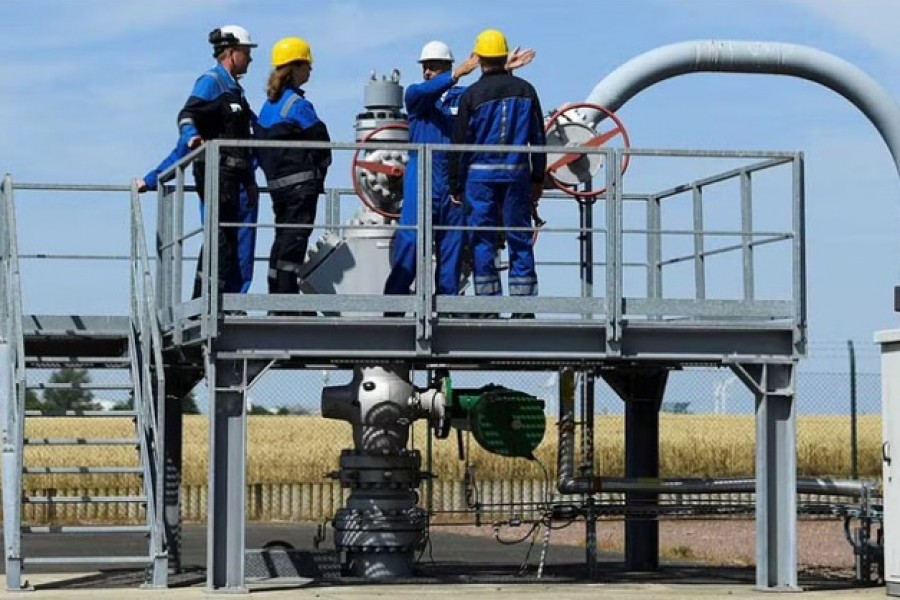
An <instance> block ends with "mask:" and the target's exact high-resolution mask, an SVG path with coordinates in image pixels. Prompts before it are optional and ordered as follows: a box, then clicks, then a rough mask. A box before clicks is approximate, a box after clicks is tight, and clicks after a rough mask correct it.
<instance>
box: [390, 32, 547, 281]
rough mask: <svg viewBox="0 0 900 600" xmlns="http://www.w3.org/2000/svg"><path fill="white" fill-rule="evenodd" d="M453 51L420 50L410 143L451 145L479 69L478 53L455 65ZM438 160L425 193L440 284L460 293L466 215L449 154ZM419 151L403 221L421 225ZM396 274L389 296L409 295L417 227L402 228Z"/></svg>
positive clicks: (522, 57)
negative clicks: (455, 196) (453, 192)
mask: <svg viewBox="0 0 900 600" xmlns="http://www.w3.org/2000/svg"><path fill="white" fill-rule="evenodd" d="M534 56H535V51H534V50H524V51H522V52H519V49H518V48H517V49H515V50H513V52H512V53H511V54H510V57H509V58H510V60H509V64H508V65H507V69H509V70H514V69H517V68H519V67H524V66H525V65H527V64H529V63H531V61H532V60H533V59H534ZM453 62H454V59H453V52H452V51H451V50H450V46H448V45H447V44H446V43H444V42H441V41H437V40H434V41H430V42H428V43H427V44H425V45H424V46H423V47H422V51H421V52H420V53H419V64H420V65H421V66H422V81H421V82H418V83H414V84H412V85H410V86H409V87H407V88H406V94H405V96H404V103H405V105H406V112H407V114H408V115H409V141H410V142H412V143H415V144H449V143H450V135H451V133H452V124H453V119H454V117H455V115H456V111H457V105H458V103H459V99H460V97H461V96H462V93H463V92H464V91H465V89H466V88H465V87H463V86H460V85H458V83H459V80H460V79H462V78H463V77H465V76H466V75H468V74H469V73H471V72H472V71H474V70H475V69H477V68H478V57H477V56H475V55H474V54H473V55H471V56H470V57H469V58H467V59H466V60H465V61H463V62H462V63H461V64H459V65H458V66H457V67H456V68H455V69H454V68H453ZM432 157H433V160H432V175H431V178H432V179H431V181H432V185H431V194H430V195H429V194H427V193H426V194H423V198H424V199H425V201H426V202H427V201H428V200H429V197H430V199H431V206H432V224H433V225H435V226H436V227H439V228H443V227H449V228H451V229H438V230H436V231H435V232H434V240H435V241H434V244H435V254H436V257H437V268H436V270H435V279H436V281H435V288H436V289H437V292H438V294H442V295H450V296H455V295H457V294H459V287H460V270H461V263H462V253H463V237H464V232H463V230H462V227H463V226H464V225H465V214H464V212H463V209H462V207H460V206H459V205H456V204H454V203H452V202H451V201H450V192H449V188H448V183H447V164H448V156H447V153H446V152H435V153H434V154H433V155H432ZM418 165H419V160H418V156H417V153H416V152H411V153H410V160H409V164H408V166H407V169H406V177H405V179H404V184H403V209H402V212H401V214H400V221H399V223H400V225H403V226H415V225H416V220H417V215H418V198H419V196H418V186H417V183H418V177H417V175H416V171H417V169H418ZM391 259H392V260H391V267H392V268H391V273H390V275H389V276H388V278H387V281H386V282H385V285H384V293H385V294H408V293H410V287H411V286H412V283H413V281H414V280H415V277H416V231H415V229H414V228H413V227H409V228H404V229H398V230H397V233H396V234H395V235H394V241H393V251H392V256H391Z"/></svg>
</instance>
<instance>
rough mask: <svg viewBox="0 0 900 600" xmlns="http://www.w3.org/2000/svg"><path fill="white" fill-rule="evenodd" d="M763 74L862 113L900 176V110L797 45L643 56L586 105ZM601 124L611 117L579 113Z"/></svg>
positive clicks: (612, 106) (846, 67)
mask: <svg viewBox="0 0 900 600" xmlns="http://www.w3.org/2000/svg"><path fill="white" fill-rule="evenodd" d="M700 72H723V73H763V74H770V75H789V76H792V77H799V78H801V79H807V80H809V81H814V82H816V83H818V84H820V85H823V86H825V87H827V88H829V89H830V90H832V91H834V92H837V93H838V94H840V95H841V96H843V97H844V98H846V99H847V100H849V101H850V102H851V103H852V104H853V105H854V106H856V108H858V109H859V110H860V111H862V113H863V114H864V115H866V117H868V119H869V121H871V122H872V124H873V125H874V126H875V129H877V130H878V132H879V133H880V134H881V137H882V138H883V139H884V141H885V143H886V144H887V147H888V150H889V151H890V153H891V156H892V157H893V159H894V166H895V168H896V169H897V173H898V175H900V105H898V104H897V102H896V100H894V98H893V97H892V96H891V95H890V94H889V93H888V91H887V90H885V89H884V88H883V87H882V86H881V85H880V84H879V83H878V82H876V81H875V80H874V79H872V78H871V77H870V76H869V75H867V74H866V73H864V72H863V71H862V70H861V69H859V68H858V67H856V66H854V65H852V64H850V63H848V62H847V61H845V60H843V59H841V58H838V57H836V56H834V55H832V54H829V53H827V52H824V51H822V50H817V49H815V48H810V47H808V46H799V45H796V44H783V43H777V42H745V41H719V40H708V41H702V40H699V41H688V42H681V43H677V44H671V45H668V46H661V47H659V48H656V49H654V50H651V51H649V52H645V53H644V54H641V55H639V56H637V57H635V58H633V59H631V60H629V61H628V62H626V63H625V64H623V65H622V66H620V67H619V68H617V69H616V70H615V71H613V72H612V73H610V74H609V75H607V76H606V77H605V78H603V80H602V81H601V82H600V83H598V84H597V86H596V87H595V88H594V90H593V91H592V92H591V94H590V96H588V98H587V100H586V102H587V103H591V104H599V105H600V106H603V107H605V108H606V109H608V110H610V111H616V110H618V109H619V108H621V107H622V106H623V105H624V104H625V103H626V102H628V100H630V99H631V98H633V97H634V96H636V95H637V94H638V93H640V92H641V91H642V90H644V89H646V88H648V87H650V86H651V85H653V84H655V83H658V82H660V81H664V80H666V79H671V78H673V77H677V76H679V75H685V74H687V73H700ZM579 112H580V113H581V114H582V116H583V117H584V118H585V119H586V120H587V121H588V122H589V123H594V124H597V123H599V122H600V121H602V120H603V119H604V118H606V114H604V113H602V112H600V111H598V110H596V109H589V108H584V109H579Z"/></svg>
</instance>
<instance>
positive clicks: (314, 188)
mask: <svg viewBox="0 0 900 600" xmlns="http://www.w3.org/2000/svg"><path fill="white" fill-rule="evenodd" d="M312 63H313V57H312V50H311V49H310V47H309V43H308V42H307V41H306V40H304V39H301V38H298V37H289V38H284V39H281V40H279V41H278V42H276V44H275V46H274V47H273V48H272V67H273V70H272V73H271V75H270V76H269V82H268V85H267V87H266V96H267V100H266V103H265V104H264V105H263V107H262V110H260V113H259V121H258V122H257V127H256V129H255V133H254V135H255V136H256V138H257V139H260V140H270V141H307V142H328V141H331V138H330V137H329V135H328V128H327V127H326V126H325V123H323V122H322V120H321V119H319V117H318V115H316V111H315V109H314V108H313V105H312V103H311V102H310V101H309V100H307V99H306V97H305V95H304V92H303V90H302V89H301V86H302V85H304V84H305V83H306V82H307V81H309V77H310V73H311V72H312ZM257 156H258V157H259V163H260V166H261V167H262V169H263V171H264V172H265V174H266V180H267V181H268V187H269V193H270V194H271V196H272V209H273V212H274V213H275V240H274V241H273V243H272V250H271V253H270V255H269V277H268V280H269V293H273V294H297V293H299V292H300V285H299V280H298V276H299V270H300V267H301V266H302V265H303V262H304V260H305V259H306V248H307V246H308V245H309V237H310V234H311V233H312V229H311V227H307V226H312V224H313V223H314V222H315V218H316V205H317V203H318V200H319V194H321V193H322V192H324V191H325V175H326V174H327V172H328V167H329V166H330V165H331V150H329V149H328V148H322V149H318V148H265V147H264V148H258V149H257ZM283 225H289V226H293V227H281V226H283ZM296 226H304V227H296ZM285 312H287V314H293V313H290V311H279V314H285Z"/></svg>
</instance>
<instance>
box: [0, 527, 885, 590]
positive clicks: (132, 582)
mask: <svg viewBox="0 0 900 600" xmlns="http://www.w3.org/2000/svg"><path fill="white" fill-rule="evenodd" d="M313 533H314V528H313V526H311V525H307V524H251V525H250V526H249V527H248V529H247V546H248V548H260V547H262V546H264V545H265V544H267V543H269V542H272V541H275V540H278V541H281V542H287V543H289V544H291V545H293V546H295V547H296V548H298V549H308V550H298V554H304V555H305V556H306V559H305V560H300V561H295V564H298V565H299V564H301V563H302V564H303V565H306V566H310V565H314V569H315V573H314V574H306V575H312V576H311V577H299V578H298V577H295V578H293V579H290V580H285V579H274V580H268V581H266V582H265V583H254V584H251V585H250V586H249V588H250V593H252V595H253V597H254V598H257V597H258V598H321V599H346V600H351V599H354V600H355V599H359V600H362V599H364V598H365V599H367V598H386V597H390V598H396V599H402V598H419V599H421V598H422V597H429V598H455V597H462V596H463V595H467V596H472V595H474V596H475V597H485V596H487V595H502V596H504V597H510V598H511V597H514V596H527V597H528V598H529V599H537V600H542V599H553V600H563V599H567V598H598V597H602V598H665V599H672V600H675V599H688V598H692V599H693V598H761V597H764V596H768V597H771V592H758V591H755V590H754V588H753V584H754V570H753V569H752V568H744V567H723V568H712V567H708V566H704V565H696V564H695V565H690V564H688V565H685V564H664V565H663V566H662V568H661V570H660V571H659V572H656V573H643V574H642V573H628V572H625V571H624V570H623V569H622V565H621V556H616V555H604V556H600V557H599V558H600V563H599V564H598V568H597V577H596V579H595V580H594V581H587V578H586V567H585V564H584V555H585V552H584V549H583V548H578V547H574V546H554V545H551V546H550V548H549V551H548V553H547V556H546V561H545V564H544V570H543V573H542V578H541V579H537V578H536V571H537V567H538V562H539V558H540V550H541V548H540V540H538V543H537V544H536V545H535V546H534V548H532V550H531V553H530V555H527V556H528V558H527V561H525V559H526V554H527V552H528V543H523V544H518V545H512V546H504V545H501V544H498V543H496V542H487V543H486V542H485V540H483V539H479V538H474V537H471V536H463V535H453V534H447V533H441V532H440V530H439V529H438V530H437V531H436V532H435V533H434V534H433V536H432V545H431V548H430V552H427V551H426V552H425V553H424V554H423V557H422V559H421V560H420V562H419V564H418V577H417V578H414V579H410V580H406V581H404V582H402V583H391V584H384V583H369V584H366V585H360V584H361V583H362V581H361V580H359V579H348V578H342V577H339V576H338V575H337V573H338V571H339V567H338V565H337V562H336V560H335V556H334V553H333V552H331V551H330V550H327V549H325V547H326V546H329V545H330V544H329V543H328V542H326V543H325V544H323V547H322V549H320V550H314V549H313V547H312V537H313ZM183 538H184V560H183V564H184V565H185V573H183V574H181V575H178V576H175V577H173V580H172V583H173V585H177V586H180V587H176V588H172V589H168V590H142V589H140V583H141V581H142V579H143V576H142V573H141V572H140V571H135V570H126V569H121V570H109V571H104V572H99V573H98V572H92V573H88V572H75V571H73V572H69V573H60V572H55V573H40V572H32V571H31V570H28V571H27V572H26V577H27V579H28V581H29V583H30V584H31V585H33V586H34V587H35V588H37V589H36V591H34V592H30V593H26V594H25V595H24V596H23V593H22V592H0V599H6V598H16V599H17V600H21V599H22V598H23V597H27V598H35V599H36V600H38V599H40V600H43V599H47V600H49V599H73V600H77V599H79V598H91V599H92V600H106V599H110V600H111V599H113V598H115V599H121V598H128V599H129V600H140V599H143V598H147V599H148V600H149V599H152V598H166V599H169V598H172V599H176V598H202V597H208V594H207V592H206V591H205V588H204V584H205V570H204V564H205V558H206V552H205V544H206V538H205V528H204V527H202V526H187V527H186V528H185V531H184V536H183ZM133 544H134V546H132V547H128V544H127V543H120V542H117V543H113V540H112V539H104V536H96V535H94V536H83V540H82V541H81V542H80V543H73V542H72V541H71V539H70V538H67V539H66V540H65V541H64V543H63V540H60V539H58V538H56V537H55V536H41V537H40V538H37V539H35V540H28V544H27V545H26V546H25V548H26V557H27V556H28V555H29V554H32V555H35V556H37V555H53V554H56V555H60V554H66V555H70V554H78V555H89V554H90V553H98V552H97V548H98V547H102V548H103V551H102V554H114V553H117V552H122V553H128V552H136V553H140V548H141V540H140V539H137V540H135V541H134V542H133ZM248 560H249V559H248ZM329 561H331V562H329ZM523 561H524V562H527V566H526V569H525V572H524V574H521V575H520V574H519V573H520V571H521V566H522V564H523ZM47 568H48V569H50V568H52V569H53V570H56V571H58V570H59V567H47ZM247 570H248V573H249V572H250V571H252V569H251V567H250V566H249V563H248V568H247ZM299 570H300V569H298V571H299ZM261 581H262V580H261ZM800 585H801V588H802V589H803V591H804V594H803V596H804V597H809V598H816V599H818V598H827V599H832V598H833V599H837V598H854V599H861V598H883V597H885V588H884V587H867V588H866V587H856V586H854V585H853V583H852V582H851V581H849V580H848V579H847V576H846V574H842V575H831V574H827V573H803V574H801V578H800ZM4 587H5V585H4Z"/></svg>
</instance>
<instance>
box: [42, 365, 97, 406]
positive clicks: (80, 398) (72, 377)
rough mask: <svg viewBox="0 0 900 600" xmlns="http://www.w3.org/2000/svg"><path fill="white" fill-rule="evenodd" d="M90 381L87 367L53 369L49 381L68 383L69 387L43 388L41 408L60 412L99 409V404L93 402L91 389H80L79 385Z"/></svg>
mask: <svg viewBox="0 0 900 600" xmlns="http://www.w3.org/2000/svg"><path fill="white" fill-rule="evenodd" d="M90 382H91V374H90V373H88V370H87V369H73V368H70V367H65V368H63V369H60V370H59V371H54V372H53V374H51V375H50V380H49V383H51V384H57V383H65V384H70V385H71V386H72V387H71V388H49V389H46V390H44V401H43V402H42V403H41V408H42V409H43V410H46V411H53V412H57V411H59V412H61V411H66V410H99V409H100V406H99V405H98V404H97V403H95V402H94V394H93V392H91V390H86V389H82V388H80V387H79V386H82V385H86V384H88V383H90Z"/></svg>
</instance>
